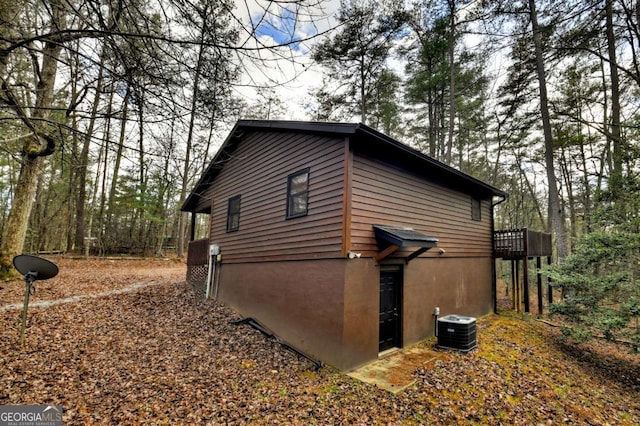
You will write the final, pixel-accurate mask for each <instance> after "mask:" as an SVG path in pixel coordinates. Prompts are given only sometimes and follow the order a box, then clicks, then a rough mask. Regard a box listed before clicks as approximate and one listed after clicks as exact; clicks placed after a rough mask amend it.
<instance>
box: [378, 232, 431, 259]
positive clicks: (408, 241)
mask: <svg viewBox="0 0 640 426" xmlns="http://www.w3.org/2000/svg"><path fill="white" fill-rule="evenodd" d="M373 230H374V232H375V235H376V240H378V242H379V243H382V244H381V245H382V246H386V248H384V249H383V250H382V251H380V253H378V255H377V256H376V261H377V262H380V261H381V260H382V259H384V258H386V257H388V256H390V255H391V254H393V253H395V252H396V251H398V250H399V249H400V248H401V247H418V250H416V251H415V252H413V253H411V254H410V255H409V256H407V258H406V259H405V261H406V262H407V263H409V261H411V260H412V259H415V258H416V257H418V256H420V255H421V254H422V253H424V252H426V251H427V250H429V249H430V248H434V247H437V246H438V239H437V238H435V237H431V236H429V235H425V234H422V233H420V232H418V231H414V230H413V229H412V228H408V227H403V226H392V225H373Z"/></svg>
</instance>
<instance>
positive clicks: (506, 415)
mask: <svg viewBox="0 0 640 426" xmlns="http://www.w3.org/2000/svg"><path fill="white" fill-rule="evenodd" d="M58 262H59V264H60V266H61V272H60V277H59V278H58V281H57V283H56V285H55V286H52V287H51V289H50V290H47V291H50V292H51V293H45V292H44V291H42V292H41V288H42V287H44V286H43V284H44V282H42V283H40V286H39V287H40V288H38V291H37V292H36V294H39V295H40V297H41V298H42V297H43V295H42V293H45V294H44V296H48V297H69V296H72V295H78V294H87V293H101V292H104V291H106V290H108V289H118V288H123V287H127V286H129V285H131V284H133V283H135V282H140V281H144V282H148V283H151V284H153V285H150V286H148V287H144V288H141V289H138V290H135V291H131V292H128V293H123V294H114V295H107V296H103V297H99V298H94V299H84V300H81V301H79V302H75V303H67V304H59V305H52V306H50V307H47V308H33V309H30V310H29V327H28V329H27V334H26V343H25V346H24V347H20V346H19V344H18V335H19V323H20V313H21V311H20V310H15V309H13V310H7V311H4V312H0V405H6V404H60V405H62V406H63V407H64V409H65V414H64V420H65V424H71V425H72V424H141V423H142V424H221V423H222V424H224V423H251V422H254V423H258V424H265V423H268V424H275V423H281V424H389V423H391V424H505V425H511V424H559V423H567V424H640V408H639V403H638V401H640V360H639V359H638V358H639V356H638V355H632V354H628V353H627V352H626V349H625V348H620V347H616V346H611V345H608V344H603V343H602V342H599V341H596V342H592V343H591V344H589V345H583V346H579V347H574V346H570V345H567V344H564V343H562V342H561V341H560V340H559V338H558V332H557V330H556V329H555V328H552V327H549V326H548V325H546V324H543V323H541V322H537V321H530V322H525V321H522V320H521V319H520V318H518V317H515V316H513V315H491V316H487V317H484V318H481V319H479V321H478V327H479V330H478V332H479V338H478V344H479V346H478V348H477V349H476V350H474V351H472V352H470V353H468V354H459V353H455V352H447V353H443V356H442V358H441V359H439V360H438V361H437V362H435V363H429V364H426V363H425V365H423V366H418V368H417V369H416V371H415V373H414V374H415V377H416V379H417V381H416V384H415V385H414V386H412V387H410V388H409V389H407V390H405V391H404V392H402V393H400V394H398V395H393V394H390V393H388V392H386V391H383V390H380V389H378V388H376V387H375V386H374V385H368V384H364V383H361V382H359V381H357V380H355V379H352V378H350V377H348V376H346V375H343V374H340V373H339V372H337V371H335V370H333V369H331V368H328V367H327V368H322V369H320V370H319V371H315V370H314V369H313V368H312V364H311V363H310V362H308V361H307V360H305V359H302V358H299V357H298V356H297V355H295V354H294V353H292V352H290V351H287V350H286V349H284V348H282V347H281V346H280V345H278V344H277V343H275V342H274V341H272V340H267V339H266V338H265V337H264V336H262V335H261V334H260V333H258V332H257V331H255V330H254V329H252V328H250V327H249V326H246V325H242V326H236V325H232V324H230V321H231V320H234V319H238V316H237V315H236V314H235V313H234V312H232V311H231V310H230V309H228V308H227V307H224V306H221V305H219V304H216V303H214V302H212V301H204V300H203V298H202V295H201V293H199V292H197V291H195V290H193V288H192V287H191V286H190V285H188V284H186V283H185V282H184V281H183V279H184V274H185V267H184V265H183V264H181V263H176V262H174V261H123V260H120V261H111V263H109V262H110V261H100V260H92V261H86V260H69V259H58ZM114 262H115V264H114ZM145 264H146V265H147V266H145ZM89 266H90V267H89ZM89 273H90V274H91V276H88V275H87V276H86V277H85V278H82V277H83V276H84V275H85V274H89ZM52 281H53V280H52ZM21 285H22V284H21V283H20V282H19V281H16V282H9V283H1V284H0V286H2V287H5V289H4V290H1V291H0V306H2V305H6V304H8V303H15V302H20V301H21V297H19V296H13V293H14V292H17V294H18V295H20V291H18V290H16V289H15V288H21ZM14 287H15V288H14ZM38 292H40V293H38ZM15 297H17V299H18V300H13V298H15ZM434 343H435V342H434V341H433V340H430V341H426V342H423V343H421V344H423V345H431V346H433V345H434Z"/></svg>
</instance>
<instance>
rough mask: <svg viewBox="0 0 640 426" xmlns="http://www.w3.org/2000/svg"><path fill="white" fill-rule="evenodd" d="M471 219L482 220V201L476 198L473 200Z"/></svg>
mask: <svg viewBox="0 0 640 426" xmlns="http://www.w3.org/2000/svg"><path fill="white" fill-rule="evenodd" d="M471 219H473V220H481V219H482V214H481V210H480V200H478V199H476V198H472V199H471Z"/></svg>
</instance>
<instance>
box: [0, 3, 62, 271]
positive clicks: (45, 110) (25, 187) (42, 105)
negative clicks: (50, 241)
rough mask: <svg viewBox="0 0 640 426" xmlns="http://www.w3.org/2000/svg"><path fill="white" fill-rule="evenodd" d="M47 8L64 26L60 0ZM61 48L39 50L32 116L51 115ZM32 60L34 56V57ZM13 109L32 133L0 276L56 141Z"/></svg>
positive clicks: (23, 230)
mask: <svg viewBox="0 0 640 426" xmlns="http://www.w3.org/2000/svg"><path fill="white" fill-rule="evenodd" d="M49 7H50V11H51V23H50V26H51V29H52V31H54V32H55V31H60V30H63V29H64V28H66V18H65V16H66V15H65V10H64V7H63V4H62V2H61V0H50V1H49ZM61 50H62V44H61V43H60V42H58V41H54V40H48V41H46V42H45V44H44V47H43V49H42V66H41V67H40V72H39V73H36V82H37V84H36V100H35V108H34V111H33V117H34V118H36V119H45V118H48V117H49V115H50V113H49V112H50V110H51V108H52V105H53V101H54V99H53V93H54V86H55V81H56V75H57V71H58V60H59V57H60V52H61ZM33 60H34V61H35V60H37V58H36V57H34V58H33ZM3 62H4V61H3ZM36 69H37V68H36ZM2 91H3V98H4V97H5V96H8V97H10V98H11V99H14V97H13V95H12V93H11V89H10V88H9V87H8V85H7V84H6V82H4V81H3V84H2ZM14 111H16V113H17V114H18V118H19V119H21V120H22V121H23V122H24V123H25V124H26V125H27V126H28V127H30V130H31V131H32V132H33V135H32V136H31V137H29V138H28V139H27V140H26V141H25V145H24V152H23V163H22V167H21V170H20V177H19V178H18V184H17V186H16V192H15V195H14V198H13V204H12V205H11V211H10V212H9V217H8V218H7V226H6V228H5V232H4V236H3V238H2V244H1V245H0V276H6V275H10V274H12V272H11V271H12V261H13V257H14V256H16V255H17V254H20V253H21V252H22V250H23V248H24V240H25V237H26V234H27V227H28V223H29V216H30V214H31V208H32V207H33V199H34V196H35V192H36V187H37V185H38V177H39V176H40V174H41V173H42V163H43V158H41V157H43V156H47V155H51V154H53V152H54V151H55V147H56V142H57V140H56V136H54V135H55V133H54V132H53V131H52V130H50V129H47V128H46V127H45V128H41V127H40V126H43V125H42V124H40V123H38V122H37V120H34V121H32V120H31V117H29V116H28V115H26V114H25V113H24V108H14Z"/></svg>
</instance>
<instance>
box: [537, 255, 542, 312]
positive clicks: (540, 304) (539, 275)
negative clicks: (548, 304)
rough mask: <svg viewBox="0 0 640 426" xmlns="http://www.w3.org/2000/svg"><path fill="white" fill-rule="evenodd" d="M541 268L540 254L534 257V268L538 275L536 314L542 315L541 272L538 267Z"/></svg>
mask: <svg viewBox="0 0 640 426" xmlns="http://www.w3.org/2000/svg"><path fill="white" fill-rule="evenodd" d="M541 268H542V259H541V258H540V256H538V257H536V270H537V276H538V314H539V315H542V273H541V272H540V269H541Z"/></svg>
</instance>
